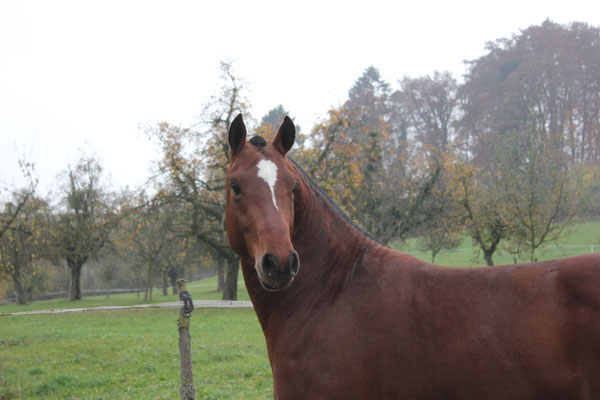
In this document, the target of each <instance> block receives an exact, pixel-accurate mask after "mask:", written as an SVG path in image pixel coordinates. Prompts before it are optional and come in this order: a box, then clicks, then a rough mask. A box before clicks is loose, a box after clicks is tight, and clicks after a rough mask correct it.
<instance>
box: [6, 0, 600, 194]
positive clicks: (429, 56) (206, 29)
mask: <svg viewBox="0 0 600 400" xmlns="http://www.w3.org/2000/svg"><path fill="white" fill-rule="evenodd" d="M546 18H550V19H551V20H553V21H555V22H558V23H568V22H572V21H584V22H588V23H590V24H591V25H596V26H598V25H600V1H598V0H586V1H583V0H570V1H565V0H561V1H548V0H546V1H538V0H536V1H527V0H519V1H515V0H503V1H496V2H490V1H460V0H458V1H423V0H421V1H373V0H369V1H366V0H365V1H361V2H352V1H348V0H345V1H326V0H320V1H307V0H303V1H293V2H291V1H256V0H254V1H200V0H198V1H189V2H184V1H166V0H165V1H160V2H159V1H156V2H155V1H126V0H119V1H106V0H103V1H83V0H78V1H55V0H53V1H47V0H41V1H13V0H3V1H1V2H0V182H1V183H3V184H4V185H6V184H9V185H10V184H13V183H18V182H19V172H18V166H17V160H18V158H19V157H22V156H25V157H26V158H27V159H28V160H30V161H34V162H35V164H36V173H37V175H38V176H39V178H40V189H41V192H42V193H46V192H47V191H48V190H50V189H51V188H52V186H53V185H54V184H55V183H54V182H56V180H55V177H56V175H57V174H58V173H59V172H60V171H62V170H64V169H65V168H66V166H67V165H68V164H74V163H75V162H76V161H77V159H78V158H79V156H80V155H81V154H82V153H86V154H89V153H95V154H97V155H99V156H100V158H101V160H102V163H103V165H104V168H105V170H106V171H107V172H108V173H109V174H110V175H111V180H112V182H113V183H114V184H116V185H120V186H124V185H129V186H131V187H135V186H138V185H140V184H142V183H143V182H144V181H145V179H146V178H147V177H148V176H149V166H150V162H151V160H154V159H156V158H157V153H156V150H155V148H154V146H153V145H152V144H151V143H150V142H149V140H148V139H147V138H146V136H145V135H144V130H143V127H144V126H148V125H152V124H155V123H156V122H159V121H168V122H171V123H175V124H182V125H189V124H192V123H193V122H194V121H195V119H196V117H197V116H198V114H199V112H200V108H201V106H202V104H203V103H205V102H206V101H207V99H208V98H209V96H210V95H211V94H212V93H214V92H215V91H216V90H218V89H219V87H220V85H221V82H220V81H219V76H220V72H219V62H220V61H221V60H232V61H233V62H234V71H235V73H236V75H237V76H238V77H239V78H242V79H244V80H245V81H246V82H247V83H248V88H249V91H248V97H249V100H250V103H251V105H252V115H253V116H254V117H255V118H256V119H260V118H261V117H262V116H263V115H264V114H265V113H266V112H267V111H269V110H270V109H271V108H273V107H275V106H277V105H278V104H283V106H284V107H285V108H286V109H287V110H289V111H290V113H291V114H292V116H293V117H295V119H296V122H297V123H298V124H300V125H301V126H302V128H303V129H304V130H305V131H307V130H310V128H311V127H312V125H313V124H314V123H315V122H316V121H317V120H318V119H320V118H322V117H324V116H325V115H326V112H327V110H328V109H329V108H330V107H332V106H337V105H339V104H340V103H341V102H343V101H344V99H345V98H346V96H347V93H348V90H349V89H350V87H351V86H352V84H353V83H354V81H355V80H356V79H357V78H358V77H359V76H360V74H361V73H362V72H363V70H364V69H365V68H366V67H368V66H369V65H373V66H375V67H377V68H378V69H379V70H380V72H381V73H382V75H383V77H384V78H385V79H386V80H387V81H389V82H390V83H392V84H393V85H396V82H397V80H398V79H400V78H402V77H403V76H404V75H409V76H412V77H416V76H420V75H424V74H431V73H432V72H433V71H435V70H440V71H443V70H448V71H450V72H452V73H453V74H455V76H457V77H460V75H461V74H462V73H464V70H465V69H464V64H463V61H464V60H469V59H475V58H477V57H479V56H481V55H483V54H484V45H485V43H486V42H487V41H490V40H495V39H498V38H501V37H510V36H511V35H512V34H518V33H519V30H520V29H525V28H527V27H528V26H530V25H539V24H540V23H541V22H542V21H543V20H545V19H546Z"/></svg>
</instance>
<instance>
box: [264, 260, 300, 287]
mask: <svg viewBox="0 0 600 400" xmlns="http://www.w3.org/2000/svg"><path fill="white" fill-rule="evenodd" d="M299 269H300V260H299V258H298V253H296V251H294V250H292V252H291V253H290V254H289V256H288V257H287V259H284V260H283V261H281V260H280V259H278V258H277V257H276V256H275V255H273V254H272V253H268V252H267V253H265V254H264V255H263V256H262V258H261V259H260V262H259V263H257V264H256V271H257V273H258V279H259V281H260V284H261V285H262V287H263V288H265V289H266V290H269V291H278V290H283V289H286V288H287V287H288V286H290V284H291V283H292V281H293V280H294V277H295V276H296V275H297V274H298V271H299Z"/></svg>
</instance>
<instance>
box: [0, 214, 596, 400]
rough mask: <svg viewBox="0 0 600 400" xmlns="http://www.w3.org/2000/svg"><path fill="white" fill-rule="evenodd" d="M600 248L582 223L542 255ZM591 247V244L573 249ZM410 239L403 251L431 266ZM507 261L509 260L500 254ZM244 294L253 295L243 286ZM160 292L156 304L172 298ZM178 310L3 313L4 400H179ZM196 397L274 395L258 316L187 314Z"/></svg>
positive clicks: (202, 290) (196, 286) (89, 301)
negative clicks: (561, 241) (42, 313)
mask: <svg viewBox="0 0 600 400" xmlns="http://www.w3.org/2000/svg"><path fill="white" fill-rule="evenodd" d="M592 243H593V244H595V245H596V246H597V247H596V248H595V250H596V251H600V222H590V223H586V224H579V225H576V226H575V228H574V229H573V230H572V232H571V234H570V235H569V236H568V237H567V238H566V240H565V241H564V242H563V243H562V244H561V245H562V247H556V246H554V245H552V246H549V247H547V248H546V249H544V250H543V251H540V253H539V256H538V258H539V259H547V258H556V257H562V256H568V255H576V254H582V253H588V252H590V250H591V248H590V246H589V245H590V244H592ZM580 245H587V247H570V246H580ZM416 246H417V245H416V242H415V241H412V240H409V241H407V242H406V243H403V244H402V245H401V246H400V248H401V249H402V250H404V251H408V252H411V253H412V254H414V255H416V256H418V257H420V258H423V259H425V260H428V259H429V258H430V256H429V255H428V254H426V253H423V252H419V251H418V250H417V247H416ZM495 261H496V263H497V264H500V263H511V262H512V255H510V254H504V255H503V256H501V257H495ZM436 262H437V263H439V264H442V265H483V260H481V259H480V260H478V261H477V260H474V257H473V250H472V246H471V243H470V241H465V242H464V243H463V245H462V246H461V247H460V248H459V249H458V250H457V251H455V252H452V253H449V252H443V253H442V254H440V255H438V257H437V259H436ZM239 288H240V289H239V292H238V297H239V299H240V300H247V299H248V295H247V293H246V291H245V289H244V286H243V283H241V282H240V285H239ZM188 289H189V291H190V292H191V294H192V297H193V298H194V299H198V300H200V299H219V298H220V293H217V292H216V290H215V289H216V278H209V279H205V280H202V281H198V282H191V283H190V284H189V285H188ZM175 300H176V296H175V295H168V296H163V295H162V294H160V293H158V292H155V293H154V296H153V302H155V303H158V302H166V301H175ZM141 303H143V296H140V297H138V296H136V295H135V294H125V295H114V296H111V297H110V299H108V300H107V299H106V297H105V296H95V297H87V298H84V299H83V300H81V301H78V302H75V303H74V302H69V301H65V300H46V301H39V302H35V303H33V304H29V305H26V306H17V305H12V304H11V305H3V306H0V313H9V312H15V311H26V310H33V309H51V308H84V307H96V306H101V305H132V304H141ZM176 321H177V310H175V309H143V310H121V311H109V312H88V313H69V314H50V315H23V316H4V317H0V400H8V399H104V400H106V399H175V398H178V390H179V353H178V347H177V322H176ZM191 334H192V357H193V360H194V377H195V385H196V394H197V396H196V398H197V399H272V398H273V395H272V389H271V386H272V380H271V370H270V366H269V362H268V359H267V356H266V348H265V344H264V338H263V335H262V332H261V330H260V326H259V324H258V321H257V320H256V316H255V314H254V311H253V310H195V311H194V313H193V314H192V318H191Z"/></svg>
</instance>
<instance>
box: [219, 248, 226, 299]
mask: <svg viewBox="0 0 600 400" xmlns="http://www.w3.org/2000/svg"><path fill="white" fill-rule="evenodd" d="M223 261H224V259H223V257H221V256H218V257H217V292H222V291H223V288H224V287H225V268H223Z"/></svg>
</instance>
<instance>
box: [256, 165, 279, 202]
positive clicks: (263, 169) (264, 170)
mask: <svg viewBox="0 0 600 400" xmlns="http://www.w3.org/2000/svg"><path fill="white" fill-rule="evenodd" d="M256 166H257V167H258V177H259V178H261V179H262V180H264V181H265V182H267V185H269V189H271V197H272V199H273V204H274V205H275V208H276V209H277V210H279V207H277V200H276V199H275V182H276V181H277V165H275V163H274V162H273V161H270V160H260V161H259V162H258V164H256Z"/></svg>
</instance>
